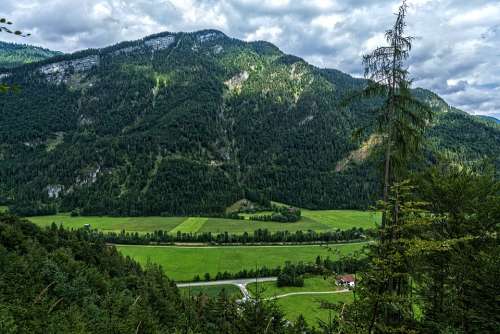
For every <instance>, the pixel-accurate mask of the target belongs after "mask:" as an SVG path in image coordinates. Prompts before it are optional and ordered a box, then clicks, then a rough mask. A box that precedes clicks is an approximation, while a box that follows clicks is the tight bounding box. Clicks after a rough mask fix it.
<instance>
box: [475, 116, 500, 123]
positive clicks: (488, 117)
mask: <svg viewBox="0 0 500 334" xmlns="http://www.w3.org/2000/svg"><path fill="white" fill-rule="evenodd" d="M478 117H480V118H482V119H484V120H486V121H489V122H495V123H497V124H500V119H498V118H495V117H493V116H486V115H480V116H478Z"/></svg>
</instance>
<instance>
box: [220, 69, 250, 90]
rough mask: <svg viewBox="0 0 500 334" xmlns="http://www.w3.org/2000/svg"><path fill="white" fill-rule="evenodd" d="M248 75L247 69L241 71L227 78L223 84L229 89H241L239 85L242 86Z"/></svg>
mask: <svg viewBox="0 0 500 334" xmlns="http://www.w3.org/2000/svg"><path fill="white" fill-rule="evenodd" d="M249 76H250V75H249V74H248V72H247V71H243V72H241V73H239V74H236V75H235V76H234V77H232V78H231V79H229V80H227V81H226V82H225V84H226V86H227V87H228V88H229V90H231V91H233V90H236V91H239V90H241V86H243V83H244V82H245V81H247V80H248V78H249Z"/></svg>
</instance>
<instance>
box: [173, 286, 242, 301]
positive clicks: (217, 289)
mask: <svg viewBox="0 0 500 334" xmlns="http://www.w3.org/2000/svg"><path fill="white" fill-rule="evenodd" d="M179 290H180V291H181V294H182V295H184V296H190V295H191V296H197V295H199V294H200V293H202V294H205V295H207V296H210V297H217V296H218V295H219V294H220V293H221V292H222V290H224V292H225V293H226V294H228V295H229V296H230V297H231V298H236V299H238V298H241V297H242V295H241V291H240V289H239V288H238V287H237V286H235V285H231V284H227V285H212V286H191V287H186V288H179Z"/></svg>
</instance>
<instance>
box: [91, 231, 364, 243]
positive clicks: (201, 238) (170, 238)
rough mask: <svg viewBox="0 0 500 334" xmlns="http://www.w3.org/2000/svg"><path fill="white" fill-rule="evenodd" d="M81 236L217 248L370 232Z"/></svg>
mask: <svg viewBox="0 0 500 334" xmlns="http://www.w3.org/2000/svg"><path fill="white" fill-rule="evenodd" d="M82 232H84V233H86V234H88V235H89V237H91V238H94V239H99V240H105V241H106V242H109V243H113V244H135V245H147V244H151V243H174V242H197V243H214V244H253V243H282V242H287V243H336V242H353V241H360V240H365V239H366V238H367V234H369V231H366V230H364V229H363V228H361V227H359V228H355V227H353V228H351V229H350V230H336V231H328V232H315V231H312V230H309V231H295V232H289V231H276V232H271V231H269V230H268V229H257V230H255V231H254V232H253V233H248V232H244V233H243V234H229V233H228V232H224V233H217V234H214V233H211V232H202V233H183V232H180V231H178V232H177V233H176V234H170V233H168V232H166V231H162V230H158V231H154V232H152V233H150V232H147V233H144V234H139V233H137V232H126V231H121V232H120V233H116V232H102V231H98V230H89V229H86V228H85V229H83V230H82Z"/></svg>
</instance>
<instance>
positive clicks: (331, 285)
mask: <svg viewBox="0 0 500 334" xmlns="http://www.w3.org/2000/svg"><path fill="white" fill-rule="evenodd" d="M247 289H248V290H249V291H250V292H251V293H252V295H256V293H257V292H258V293H259V294H260V296H261V297H262V298H271V297H275V296H279V295H284V294H287V293H293V292H305V291H306V292H323V291H334V290H338V286H337V285H336V284H335V280H334V278H333V277H332V276H330V277H326V278H324V277H323V276H313V277H306V278H305V279H304V286H303V287H295V286H286V287H278V285H277V284H276V282H261V283H250V284H248V285H247Z"/></svg>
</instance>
